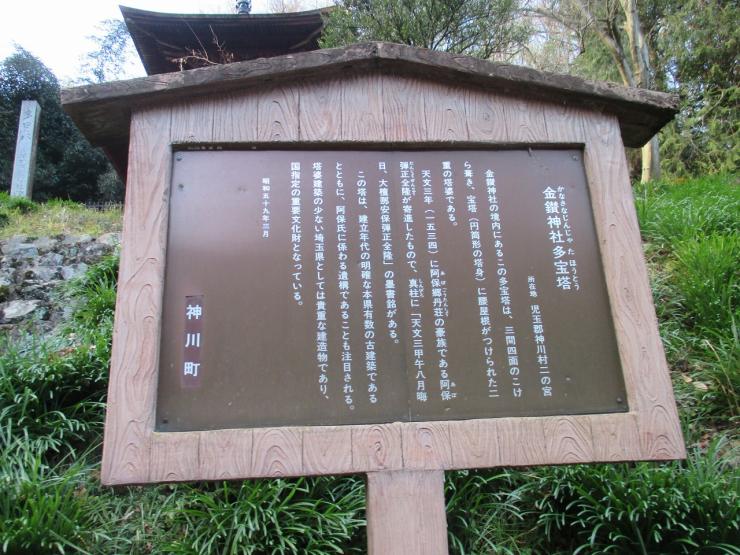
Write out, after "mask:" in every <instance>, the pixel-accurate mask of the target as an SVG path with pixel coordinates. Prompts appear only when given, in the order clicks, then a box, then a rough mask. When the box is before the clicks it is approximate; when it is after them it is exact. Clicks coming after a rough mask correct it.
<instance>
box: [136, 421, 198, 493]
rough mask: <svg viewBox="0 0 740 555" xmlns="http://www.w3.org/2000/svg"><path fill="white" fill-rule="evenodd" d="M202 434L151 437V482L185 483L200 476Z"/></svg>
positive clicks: (191, 433)
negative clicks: (199, 451)
mask: <svg viewBox="0 0 740 555" xmlns="http://www.w3.org/2000/svg"><path fill="white" fill-rule="evenodd" d="M199 441H200V432H182V433H177V434H157V433H154V434H152V436H151V453H152V456H151V461H150V465H149V481H150V482H183V481H185V480H192V479H194V478H193V477H194V476H197V475H198V468H199V462H200V461H199V460H198V443H199Z"/></svg>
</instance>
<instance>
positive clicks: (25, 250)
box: [3, 243, 39, 258]
mask: <svg viewBox="0 0 740 555" xmlns="http://www.w3.org/2000/svg"><path fill="white" fill-rule="evenodd" d="M3 252H4V253H5V255H6V256H9V257H11V258H34V257H36V256H38V255H39V250H38V249H37V248H36V247H35V246H34V244H33V243H12V244H8V245H6V246H5V248H4V249H3Z"/></svg>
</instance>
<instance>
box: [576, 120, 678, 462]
mask: <svg viewBox="0 0 740 555" xmlns="http://www.w3.org/2000/svg"><path fill="white" fill-rule="evenodd" d="M583 126H584V130H585V133H586V148H585V151H584V164H585V167H586V174H587V177H588V184H589V190H590V194H591V202H592V205H593V209H594V220H595V224H596V232H597V235H598V237H599V242H600V246H601V256H602V259H603V263H604V273H605V277H606V284H607V290H608V292H609V300H610V303H611V306H612V314H613V319H614V327H615V331H616V334H617V343H618V345H619V353H620V358H621V361H622V368H623V370H624V377H625V385H626V388H627V395H628V402H629V406H630V409H631V410H632V411H633V412H635V413H636V414H637V419H638V428H639V430H640V445H641V447H642V456H643V457H644V458H646V459H653V460H660V459H671V458H683V457H685V455H686V453H685V447H684V443H683V437H682V434H681V428H680V424H679V420H678V413H677V411H676V404H675V400H674V398H673V388H672V386H671V381H670V376H669V374H668V365H667V363H666V360H665V354H664V352H663V345H662V343H661V341H660V335H659V333H658V323H657V318H656V316H655V309H654V307H653V303H652V293H651V290H650V283H649V281H648V274H647V267H646V265H645V259H644V257H643V254H642V244H641V241H640V231H639V226H638V223H637V214H636V212H635V207H634V201H633V198H632V189H631V186H630V181H629V172H628V169H627V161H626V159H625V155H624V147H623V145H622V140H621V138H620V134H619V125H618V123H617V121H616V119H615V118H613V117H611V116H599V115H596V114H591V115H589V116H588V117H587V118H586V119H585V120H584V123H583Z"/></svg>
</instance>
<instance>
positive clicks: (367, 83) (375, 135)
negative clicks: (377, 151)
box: [341, 72, 385, 141]
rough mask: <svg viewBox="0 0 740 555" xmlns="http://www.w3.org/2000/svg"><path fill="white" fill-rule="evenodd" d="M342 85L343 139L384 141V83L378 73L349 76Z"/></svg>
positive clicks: (352, 74)
mask: <svg viewBox="0 0 740 555" xmlns="http://www.w3.org/2000/svg"><path fill="white" fill-rule="evenodd" d="M341 83H342V140H344V141H383V140H385V128H384V127H383V82H382V80H381V76H380V74H379V73H377V72H372V73H363V74H357V73H349V74H348V75H346V76H345V77H344V78H343V79H342V81H341Z"/></svg>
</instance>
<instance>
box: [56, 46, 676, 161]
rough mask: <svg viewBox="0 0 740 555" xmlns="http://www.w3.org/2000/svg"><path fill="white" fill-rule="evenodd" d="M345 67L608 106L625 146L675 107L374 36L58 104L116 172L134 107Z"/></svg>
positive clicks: (669, 99)
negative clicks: (373, 39) (376, 39)
mask: <svg viewBox="0 0 740 555" xmlns="http://www.w3.org/2000/svg"><path fill="white" fill-rule="evenodd" d="M348 69H355V70H371V69H380V70H387V71H393V72H394V73H396V74H400V75H410V76H415V77H422V78H425V79H432V80H437V81H442V82H452V83H455V84H456V85H468V86H475V87H482V88H484V89H490V90H492V91H495V92H496V93H498V94H505V95H510V96H516V97H521V98H528V99H535V100H543V101H547V102H555V103H559V104H563V105H566V106H577V107H580V108H582V109H590V110H594V111H598V112H605V113H611V114H614V115H615V116H616V117H617V118H618V120H619V124H620V128H621V133H622V140H623V142H624V144H625V145H626V146H629V147H640V146H642V145H643V144H645V143H646V142H647V141H648V140H649V139H650V138H651V137H652V136H653V135H655V133H657V132H658V131H659V130H660V129H661V128H662V127H663V126H664V125H665V124H666V123H668V122H669V121H671V119H672V118H673V116H674V114H675V113H676V112H677V111H678V102H679V99H678V96H677V95H672V94H666V93H660V92H655V91H649V90H644V89H635V88H628V87H623V86H620V85H615V84H612V83H604V82H595V81H587V80H585V79H581V78H579V77H574V76H570V75H560V74H555V73H549V72H544V71H537V70H534V69H531V68H527V67H522V66H513V65H509V64H503V63H497V62H489V61H486V60H481V59H478V58H471V57H469V56H460V55H451V54H447V53H443V52H436V51H431V50H426V49H423V48H415V47H411V46H404V45H400V44H390V43H382V42H372V43H363V44H355V45H351V46H347V47H344V48H334V49H325V50H315V51H311V52H303V53H299V54H295V55H284V56H277V57H273V58H266V59H258V60H252V61H245V62H236V63H231V64H224V65H214V66H210V67H204V68H200V69H193V70H188V71H180V72H174V73H166V74H161V75H156V76H150V77H143V78H139V79H131V80H127V81H114V82H110V83H102V84H98V85H83V86H80V87H74V88H69V89H64V90H63V91H62V104H63V106H64V109H65V110H66V111H67V113H68V114H69V115H70V116H71V117H72V119H73V120H74V121H75V123H76V124H77V125H78V127H79V128H80V129H81V130H82V132H83V133H84V135H85V136H86V137H87V138H88V139H89V140H90V141H91V142H92V143H93V144H94V145H95V146H101V147H103V149H104V150H105V151H106V153H107V154H108V157H109V158H111V160H112V162H113V163H114V165H115V166H116V168H117V169H119V171H121V172H122V173H123V169H124V168H125V165H126V160H127V156H128V140H129V123H130V119H131V110H132V108H134V107H139V106H143V105H147V104H150V103H155V102H156V103H160V104H161V103H162V102H175V101H178V100H183V99H186V98H193V97H197V96H199V95H214V94H220V93H228V92H233V91H235V90H239V89H244V88H247V87H254V86H258V85H260V84H263V83H265V82H267V81H269V82H270V83H273V84H274V83H279V82H281V81H294V80H295V79H299V78H306V77H313V78H316V77H317V76H320V78H328V77H332V76H336V75H339V74H341V73H342V72H346V71H347V70H348Z"/></svg>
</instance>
